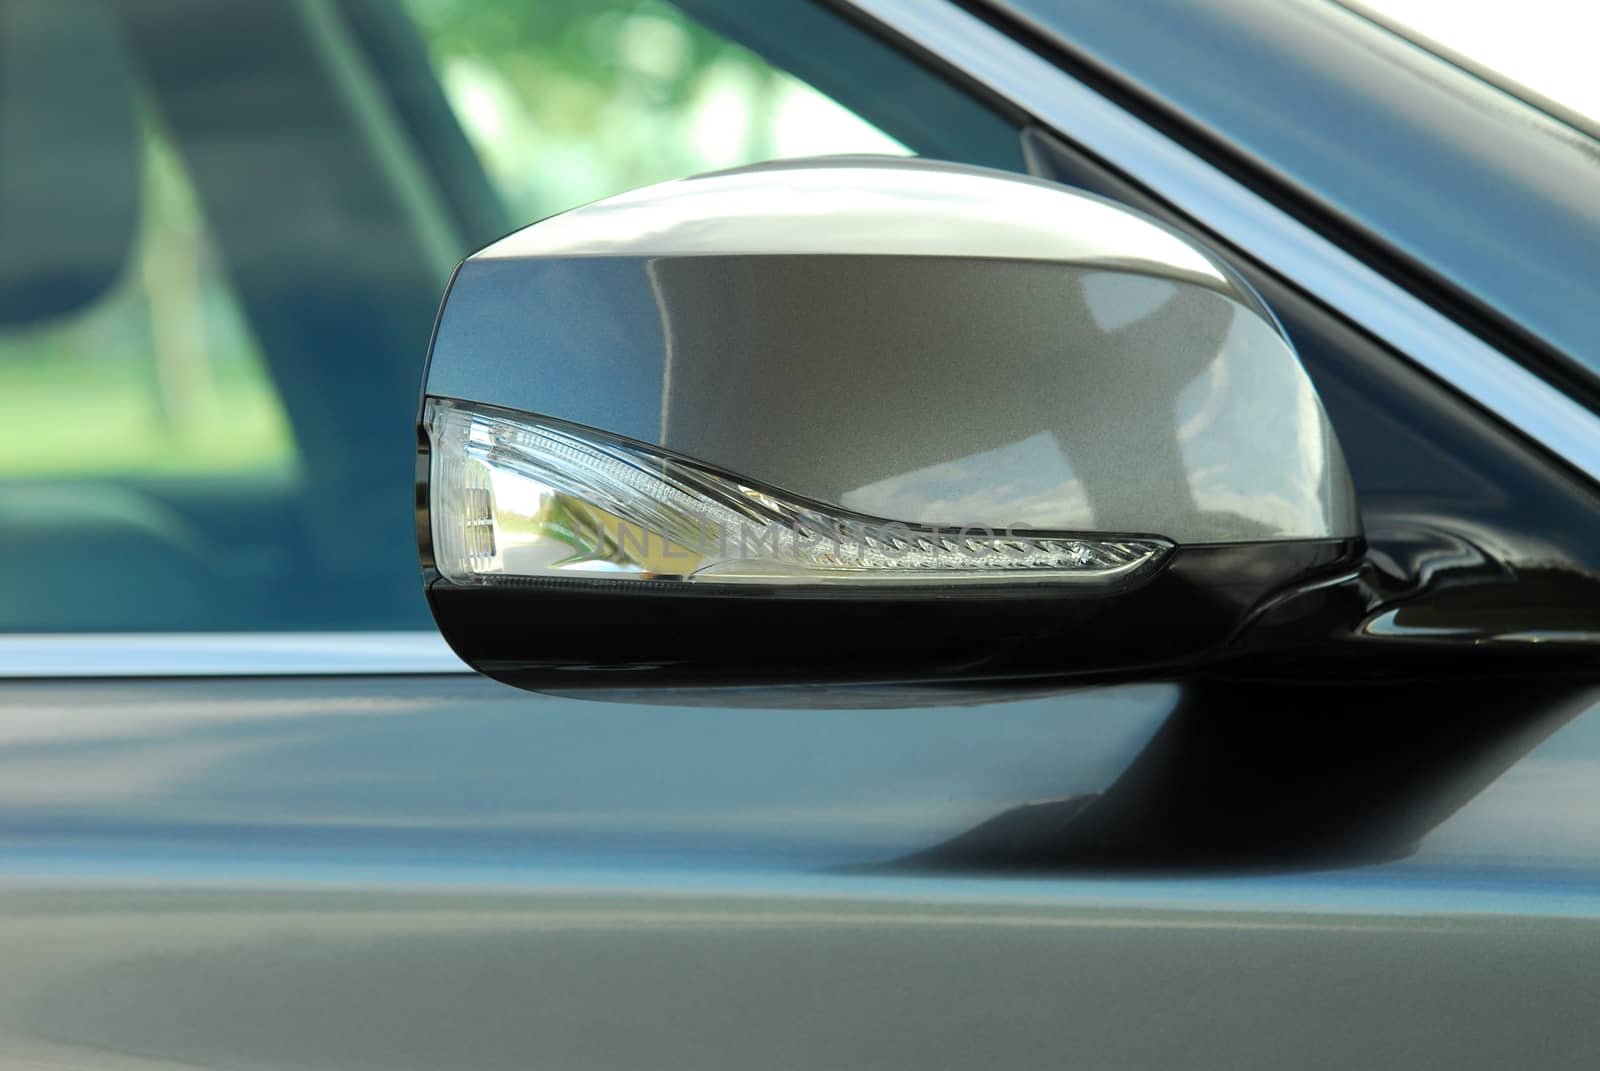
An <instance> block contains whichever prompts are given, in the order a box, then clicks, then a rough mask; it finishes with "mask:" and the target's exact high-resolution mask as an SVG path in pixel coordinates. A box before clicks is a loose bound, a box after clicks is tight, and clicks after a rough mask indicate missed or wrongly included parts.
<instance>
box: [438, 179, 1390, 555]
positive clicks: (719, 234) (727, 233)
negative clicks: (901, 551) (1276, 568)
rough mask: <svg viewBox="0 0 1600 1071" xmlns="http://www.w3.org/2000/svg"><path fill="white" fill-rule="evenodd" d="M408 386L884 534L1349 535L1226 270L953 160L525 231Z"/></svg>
mask: <svg viewBox="0 0 1600 1071" xmlns="http://www.w3.org/2000/svg"><path fill="white" fill-rule="evenodd" d="M425 391H426V393H427V394H429V395H432V396H436V397H446V398H458V399H462V400H466V401H473V402H483V403H488V404H492V405H498V406H503V407H506V408H510V409H518V410H523V411H525V412H530V413H537V414H544V415H549V416H553V417H557V418H559V419H562V420H565V421H570V422H573V423H577V424H584V425H589V426H592V427H596V428H599V429H601V430H604V431H609V432H613V433H616V434H620V435H625V436H628V437H630V438H634V439H638V440H640V441H642V442H645V443H648V444H651V445H659V446H664V447H666V448H668V449H670V450H673V451H675V452H677V453H680V454H683V455H686V456H688V457H692V458H696V459H699V460H702V461H705V462H709V463H711V464H712V465H715V466H718V467H721V468H723V469H726V470H728V471H730V472H732V473H736V474H739V475H741V476H744V477H746V478H748V479H751V480H755V481H758V482H763V483H766V484H769V485H772V486H775V487H778V488H781V489H784V490H787V491H790V492H793V493H795V494H798V495H801V496H804V497H807V498H810V499H813V500H816V501H819V502H824V503H830V504H837V505H841V506H844V507H846V508H849V509H851V510H853V511H856V512H858V513H863V514H868V515H871V516H877V517H883V518H888V519H892V520H896V521H902V522H907V523H917V524H938V525H951V526H961V525H983V526H988V527H991V528H996V529H1000V528H1033V529H1042V530H1057V531H1085V532H1089V531H1102V532H1124V533H1148V534H1153V535H1159V536H1164V537H1166V538H1168V539H1172V540H1174V541H1176V542H1178V543H1191V544H1193V543H1224V542H1241V541H1252V540H1287V539H1328V538H1344V537H1350V536H1355V535H1359V533H1360V521H1359V518H1358V515H1357V511H1356V504H1355V494H1354V490H1353V489H1352V486H1351V484H1350V479H1349V474H1348V472H1347V471H1346V469H1345V465H1344V460H1343V457H1342V455H1341V454H1340V451H1339V448H1338V444H1337V442H1336V441H1335V439H1334V436H1333V432H1332V430H1331V428H1330V427H1329V425H1328V422H1327V418H1326V416H1325V414H1324V413H1323V411H1322V406H1321V403H1320V402H1319V401H1318V400H1317V398H1316V395H1315V392H1314V391H1313V389H1312V387H1311V384H1310V381H1309V380H1308V379H1307V378H1306V375H1305V372H1304V370H1303V369H1302V368H1301V367H1300V364H1299V362H1298V360H1297V359H1296V357H1295V355H1294V351H1293V349H1292V347H1291V346H1290V345H1289V343H1288V342H1287V340H1286V339H1285V338H1284V337H1283V335H1282V333H1281V330H1280V329H1279V327H1278V325H1277V324H1276V322H1275V321H1274V320H1273V319H1272V317H1271V314H1270V313H1269V312H1267V311H1266V309H1265V307H1264V306H1263V305H1262V304H1261V302H1260V299H1259V298H1257V297H1256V295H1255V294H1254V292H1253V291H1251V290H1250V288H1249V287H1248V285H1247V284H1245V283H1244V282H1243V281H1242V280H1240V279H1239V278H1238V277H1237V276H1236V275H1234V274H1233V272H1232V271H1231V270H1229V269H1228V268H1227V267H1226V265H1224V264H1223V263H1222V262H1221V261H1220V260H1218V259H1216V258H1215V257H1213V256H1212V255H1211V254H1209V253H1207V252H1205V251H1204V250H1202V249H1200V248H1199V247H1198V246H1196V245H1194V244H1193V243H1191V242H1190V241H1189V240H1187V239H1186V238H1183V237H1182V236H1180V235H1178V234H1177V233H1176V232H1174V231H1171V230H1169V229H1168V228H1166V227H1164V226H1162V225H1161V224H1158V223H1156V222H1154V221H1152V220H1149V219H1147V218H1146V217H1144V216H1142V215H1139V214H1137V213H1134V212H1131V211H1129V210H1127V209H1125V208H1122V207H1120V206H1117V205H1114V204H1112V203H1111V202H1109V201H1105V200H1102V199H1100V198H1096V197H1092V196H1089V195H1086V194H1081V193H1077V192H1074V191H1070V190H1067V189H1065V188H1063V187H1059V186H1055V185H1052V184H1049V183H1044V182H1040V181H1037V180H1029V179H1021V178H1017V177H1016V176H1012V175H1009V174H1005V173H1001V172H994V171H987V170H984V169H980V168H972V167H966V166H958V165H950V164H937V163H932V162H928V161H911V160H899V159H894V158H873V157H840V158H820V159H817V160H812V161H805V162H795V163H790V164H786V165H781V166H759V167H754V168H746V169H741V170H738V171H732V172H722V173H717V174H712V175H708V176H701V177H697V178H692V179H685V180H680V181H678V182H672V183H665V184H663V185H660V186H655V187H650V188H648V189H645V190H638V191H634V192H633V193H630V194H625V195H622V196H621V197H617V198H612V199H609V200H606V201H601V202H598V203H596V204H594V205H590V206H587V207H585V208H580V209H575V210H574V211H572V212H569V213H566V214H565V215H562V216H557V217H554V218H553V219H551V220H547V221H545V222H543V223H539V224H535V225H534V226H532V227H530V228H528V229H526V230H525V231H522V232H519V233H518V234H515V235H512V236H511V237H509V238H506V239H503V240H501V241H500V242H498V243H496V244H495V245H493V246H490V247H489V248H488V249H486V250H484V251H482V252H481V253H479V254H476V255H474V256H473V257H470V258H468V260H467V261H466V262H465V263H464V264H463V265H462V267H461V269H460V270H459V271H458V273H457V275H456V278H455V281H454V282H453V284H452V286H451V289H450V293H449V295H448V297H447V299H446V301H445V305H444V308H443V310H442V312H441V315H440V320H439V327H438V331H437V334H436V337H435V341H434V346H433V351H432V357H431V360H430V364H429V371H428V377H427V384H426V388H425Z"/></svg>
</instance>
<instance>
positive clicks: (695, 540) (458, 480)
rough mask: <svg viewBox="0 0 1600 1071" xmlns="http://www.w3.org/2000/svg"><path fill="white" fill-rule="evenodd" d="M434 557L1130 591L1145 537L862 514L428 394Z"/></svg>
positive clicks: (549, 572)
mask: <svg viewBox="0 0 1600 1071" xmlns="http://www.w3.org/2000/svg"><path fill="white" fill-rule="evenodd" d="M425 420H426V423H427V427H428V434H429V439H430V443H431V445H432V462H431V468H430V475H429V484H430V498H431V519H432V531H433V539H434V559H435V564H436V566H437V568H438V569H439V572H440V573H441V574H442V575H443V576H444V577H445V578H446V579H448V580H450V581H451V582H453V583H457V584H494V583H496V582H500V581H504V580H506V579H509V578H527V577H578V578H581V577H589V578H604V579H620V580H640V581H649V580H657V581H659V580H672V581H694V582H712V583H731V584H775V585H785V584H869V583H922V584H930V583H931V584H946V583H972V582H988V583H995V582H1001V583H1006V582H1009V583H1016V582H1019V581H1028V582H1051V583H1054V582H1063V581H1070V582H1079V583H1082V582H1096V583H1107V582H1111V581H1114V580H1122V579H1126V578H1128V577H1130V576H1132V575H1133V574H1135V573H1139V572H1142V571H1144V570H1146V569H1149V568H1153V567H1154V566H1155V565H1157V564H1158V563H1159V562H1160V561H1161V560H1162V559H1163V558H1165V557H1166V555H1167V553H1168V552H1169V551H1170V550H1171V549H1172V544H1171V543H1169V542H1167V541H1166V540H1163V539H1159V538H1155V537H1150V536H1122V535H1094V536H1084V535H1075V534H1069V533H1059V532H1037V531H1015V530H1005V531H998V532H997V531H994V530H992V529H989V528H984V527H978V526H968V527H965V528H955V527H949V526H946V527H936V526H931V525H925V524H906V523H902V522H898V521H892V520H885V519H882V518H876V517H867V516H862V515H859V514H854V513H849V512H847V511H842V510H838V509H835V508H833V507H830V506H826V505H823V504H821V503H816V502H809V501H806V500H803V499H800V498H798V497H796V496H793V495H789V494H786V493H785V492H782V491H778V490H776V489H773V488H767V487H761V486H757V485H755V484H753V483H751V482H748V481H745V480H742V479H740V478H738V477H736V476H732V475H730V474H728V473H724V472H719V471H717V470H715V469H712V468H710V467H709V466H706V465H703V464H700V463H698V462H695V461H692V460H690V459H688V458H683V457H679V456H676V455H673V454H670V453H668V452H666V451H662V450H658V449H655V448H651V447H646V446H643V445H641V444H638V443H633V442H629V441H626V440H622V439H618V438H615V437H613V436H609V435H606V434H605V433H603V432H597V431H594V430H592V429H586V428H578V427H576V426H573V425H568V424H564V423H561V422H558V421H551V420H546V419H543V418H539V417H533V416H527V415H522V414H513V413H510V412H507V411H505V410H500V409H491V408H488V407H479V406H473V405H469V404H467V403H463V402H456V401H447V400H441V399H429V401H428V408H427V414H426V417H425Z"/></svg>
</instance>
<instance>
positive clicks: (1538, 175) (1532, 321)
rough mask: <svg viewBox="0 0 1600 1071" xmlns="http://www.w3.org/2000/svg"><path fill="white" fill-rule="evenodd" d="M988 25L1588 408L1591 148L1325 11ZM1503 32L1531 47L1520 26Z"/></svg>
mask: <svg viewBox="0 0 1600 1071" xmlns="http://www.w3.org/2000/svg"><path fill="white" fill-rule="evenodd" d="M996 6H997V7H1001V8H1004V9H1005V10H1006V11H1007V12H1009V13H1010V14H1012V15H1014V16H1015V17H1016V18H1018V19H1020V20H1022V21H1024V22H1025V23H1027V24H1028V25H1029V26H1031V27H1032V28H1033V29H1035V30H1036V31H1038V32H1039V33H1041V34H1043V35H1045V36H1046V37H1047V38H1049V39H1052V40H1054V41H1055V42H1057V43H1058V44H1059V45H1060V46H1061V47H1064V48H1065V49H1067V50H1069V51H1070V52H1071V53H1072V54H1073V55H1075V56H1077V57H1079V58H1080V60H1082V61H1087V62H1088V63H1089V64H1091V65H1092V66H1093V67H1094V68H1096V69H1097V70H1099V71H1100V72H1102V74H1103V75H1105V76H1109V77H1111V78H1112V79H1114V80H1116V81H1117V82H1119V83H1121V84H1123V85H1125V86H1134V87H1137V89H1138V95H1139V96H1140V97H1141V99H1145V100H1150V101H1157V102H1159V104H1160V106H1161V109H1162V111H1163V114H1165V115H1166V116H1169V117H1172V118H1171V120H1170V121H1174V122H1177V123H1180V124H1182V125H1183V126H1184V127H1186V128H1188V129H1190V130H1191V131H1198V132H1200V133H1201V134H1202V135H1203V136H1204V137H1205V138H1206V139H1208V140H1210V141H1215V142H1217V143H1219V144H1220V146H1222V147H1225V148H1226V149H1227V150H1228V152H1229V153H1230V156H1232V157H1233V158H1235V159H1239V160H1245V161H1248V162H1249V164H1250V166H1251V167H1253V168H1256V169H1258V170H1260V171H1262V172H1265V176H1264V177H1263V179H1262V180H1261V181H1263V182H1264V183H1266V182H1271V183H1277V184H1281V185H1283V186H1287V187H1288V188H1289V189H1291V190H1293V191H1294V192H1295V193H1296V195H1297V200H1298V202H1299V203H1308V204H1309V205H1311V206H1314V207H1315V212H1316V215H1317V218H1318V219H1319V221H1323V222H1326V224H1327V226H1328V227H1329V230H1330V233H1332V234H1334V236H1335V237H1337V238H1339V239H1340V240H1343V241H1346V242H1347V243H1351V244H1353V245H1354V247H1355V248H1356V249H1357V250H1358V251H1360V252H1363V253H1367V254H1372V255H1374V257H1375V259H1376V258H1377V257H1380V256H1381V257H1382V258H1383V261H1384V264H1385V267H1386V269H1387V270H1390V271H1392V272H1394V273H1395V274H1396V276H1397V277H1399V278H1401V279H1403V280H1404V281H1405V282H1407V283H1408V284H1412V285H1420V286H1425V287H1426V288H1427V290H1428V291H1429V293H1430V296H1431V297H1432V299H1433V300H1435V301H1436V302H1437V303H1438V304H1440V305H1442V306H1444V307H1446V308H1447V309H1449V310H1450V311H1451V313H1452V314H1453V315H1457V316H1463V317H1470V318H1471V320H1472V322H1473V323H1474V325H1475V326H1476V327H1477V329H1478V330H1480V331H1481V332H1482V333H1484V334H1486V335H1488V336H1489V337H1491V338H1492V339H1494V340H1495V341H1496V342H1497V343H1498V344H1501V345H1504V346H1505V347H1506V348H1507V349H1508V350H1509V351H1510V352H1512V353H1513V354H1515V355H1516V356H1518V357H1523V358H1525V359H1526V360H1527V361H1528V363H1529V364H1532V365H1535V366H1536V367H1539V368H1540V370H1541V371H1544V372H1546V373H1547V374H1549V375H1550V376H1551V377H1552V378H1553V379H1555V380H1557V382H1558V383H1559V384H1561V385H1564V386H1567V385H1570V386H1574V387H1577V388H1581V392H1582V393H1585V394H1588V395H1589V397H1590V398H1591V400H1592V399H1593V397H1594V390H1595V385H1596V384H1597V383H1600V317H1596V316H1594V315H1593V313H1592V311H1591V310H1592V307H1593V299H1592V291H1593V286H1594V284H1593V275H1594V263H1595V253H1594V251H1595V249H1596V248H1600V199H1597V198H1595V197H1594V196H1593V193H1592V191H1593V190H1594V188H1595V184H1596V182H1597V181H1600V143H1597V142H1596V141H1595V140H1594V139H1593V138H1592V137H1590V136H1589V135H1588V134H1586V133H1584V132H1583V131H1581V130H1579V129H1576V128H1574V127H1572V126H1570V125H1568V124H1566V123H1563V122H1561V121H1560V120H1558V119H1556V118H1554V117H1552V116H1550V115H1548V114H1546V113H1544V112H1542V111H1540V110H1538V109H1537V108H1535V107H1533V106H1531V105H1529V104H1528V103H1527V102H1526V101H1524V100H1521V99H1518V98H1517V97H1516V96H1515V95H1513V94H1510V93H1507V92H1505V91H1503V90H1501V89H1500V88H1498V87H1496V86H1494V85H1491V84H1489V83H1487V82H1485V81H1484V80H1482V79H1480V78H1477V77H1474V76H1473V75H1471V74H1469V73H1467V72H1465V71H1463V70H1461V69H1460V68H1458V67H1457V66H1455V65H1454V64H1451V63H1448V62H1446V61H1445V60H1443V59H1441V58H1440V57H1439V56H1437V55H1433V54H1430V53H1429V52H1428V51H1426V50H1425V49H1423V48H1421V47H1419V46H1418V45H1416V44H1414V43H1413V42H1411V41H1409V40H1406V39H1404V38H1403V37H1401V36H1398V35H1396V34H1394V33H1392V32H1389V31H1388V30H1385V29H1383V28H1381V27H1380V26H1377V25H1375V24H1374V23H1373V22H1371V21H1369V20H1368V19H1366V18H1363V17H1362V16H1360V15H1358V14H1356V13H1354V12H1353V11H1351V10H1350V9H1348V8H1346V7H1344V6H1341V5H1338V4H1333V3H1328V2H1325V0H1288V2H1285V0H1148V2H1146V3H1140V4H1081V3H1069V2H1067V0H1002V2H1001V3H999V4H997V5H996ZM1374 6H1377V7H1382V4H1381V3H1380V4H1376V5H1374ZM1501 6H1502V7H1505V6H1506V5H1501ZM1569 6H1572V5H1569ZM1449 7H1450V11H1451V16H1450V17H1451V19H1452V20H1453V21H1454V22H1455V23H1457V24H1460V23H1464V22H1465V21H1467V18H1468V16H1467V14H1466V13H1465V9H1464V8H1463V5H1459V4H1454V5H1449ZM1508 10H1510V9H1508ZM1514 17H1515V18H1517V19H1519V20H1521V21H1522V24H1523V28H1522V31H1521V32H1523V33H1532V32H1537V31H1536V29H1535V27H1536V25H1537V22H1536V20H1534V19H1530V18H1529V17H1528V12H1526V11H1521V10H1520V9H1517V14H1516V15H1515V16H1514ZM1591 71H1592V64H1591V65H1590V66H1589V67H1588V68H1585V74H1586V75H1590V76H1591V77H1592V74H1591ZM1419 269H1420V270H1419Z"/></svg>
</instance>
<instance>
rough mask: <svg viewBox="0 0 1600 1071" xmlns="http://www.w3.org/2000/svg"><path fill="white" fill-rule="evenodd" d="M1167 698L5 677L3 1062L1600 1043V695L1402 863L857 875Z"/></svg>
mask: <svg viewBox="0 0 1600 1071" xmlns="http://www.w3.org/2000/svg"><path fill="white" fill-rule="evenodd" d="M1177 694H1178V690H1177V689H1176V688H1175V687H1173V686H1169V685H1141V686H1131V687H1127V688H1122V689H1114V690H1099V691H1096V692H1085V693H1079V694H1076V695H1067V696H1058V697H1054V698H1042V699H1031V700H1024V701H1018V702H1012V703H988V704H977V705H968V706H951V707H945V708H933V709H927V708H924V709H910V710H905V709H901V710H892V709H891V710H862V709H840V710H816V709H806V710H773V709H768V710H731V709H709V708H681V709H676V710H670V711H669V710H662V709H658V708H654V707H650V706H638V705H627V704H603V703H590V702H584V701H579V700H570V699H557V698H551V697H544V696H537V695H529V694H526V693H521V692H518V691H515V690H513V689H510V688H506V687H503V686H500V685H496V684H493V683H491V682H489V681H486V680H482V679H478V678H470V677H405V678H394V677H322V678H316V677H308V678H300V679H258V680H221V679H212V680H204V679H195V680H152V681H82V682H73V683H58V682H50V683H46V682H20V681H18V682H11V683H8V684H7V685H6V686H5V689H4V691H3V692H0V734H3V737H4V739H5V747H4V749H3V751H0V843H3V844H4V846H5V847H4V852H3V854H0V959H3V961H4V962H5V963H6V965H7V969H6V970H5V971H4V972H0V1051H4V1053H5V1054H6V1056H7V1057H8V1059H9V1060H11V1061H12V1062H17V1063H24V1065H26V1064H25V1061H27V1060H33V1061H34V1064H33V1065H30V1066H73V1067H80V1068H107V1069H110V1068H142V1067H156V1066H174V1065H177V1066H186V1067H209V1068H259V1067H296V1068H308V1069H309V1068H355V1067H375V1066H384V1067H390V1068H412V1067H416V1068H423V1067H440V1066H452V1067H462V1068H500V1067H512V1066H516V1067H527V1066H571V1067H646V1066H649V1067H669V1068H670V1067H684V1068H688V1067H704V1066H708V1065H709V1066H763V1067H778V1068H781V1067H816V1066H829V1067H841V1068H843V1067H906V1068H930V1067H966V1066H986V1067H1037V1066H1040V1065H1041V1064H1042V1063H1050V1062H1076V1061H1080V1060H1081V1061H1082V1062H1085V1063H1088V1064H1090V1065H1095V1066H1127V1065H1136V1066H1146V1067H1185V1068H1197V1067H1238V1066H1250V1065H1262V1064H1273V1065H1290V1066H1296V1067H1308V1068H1313V1067H1348V1066H1353V1065H1355V1066H1368V1065H1374V1064H1401V1063H1406V1064H1413V1065H1414V1064H1416V1063H1428V1064H1438V1065H1440V1066H1459V1067H1474V1066H1482V1067H1489V1066H1504V1065H1506V1064H1508V1063H1510V1064H1517V1063H1526V1062H1529V1061H1530V1060H1533V1059H1534V1058H1535V1057H1536V1058H1537V1062H1538V1063H1539V1064H1540V1066H1549V1067H1559V1066H1573V1067H1579V1066H1592V1058H1593V1056H1594V1054H1595V1052H1596V1051H1600V1021H1597V1020H1595V1018H1594V1017H1593V1015H1592V1003H1593V994H1594V992H1595V991H1596V990H1597V988H1600V882H1597V880H1596V879H1597V877H1600V851H1597V848H1596V846H1597V845H1600V791H1597V790H1596V789H1595V785H1596V784H1600V777H1597V774H1600V708H1595V709H1591V710H1590V711H1589V712H1587V713H1586V714H1584V715H1582V716H1580V717H1579V718H1577V719H1576V720H1574V721H1572V722H1571V723H1570V724H1568V725H1567V726H1566V727H1565V728H1563V729H1561V730H1559V731H1557V732H1556V733H1555V734H1554V735H1553V736H1552V737H1551V738H1550V739H1549V740H1548V741H1547V742H1546V743H1544V744H1543V745H1541V746H1540V747H1539V748H1538V749H1537V750H1535V751H1534V752H1533V753H1532V754H1531V755H1530V756H1529V757H1528V758H1526V759H1525V760H1523V762H1522V763H1520V764H1519V765H1518V766H1516V767H1514V768H1513V770H1512V771H1511V772H1510V773H1509V774H1507V775H1506V776H1505V777H1504V778H1503V779H1502V780H1501V781H1499V782H1497V783H1496V784H1495V785H1494V786H1492V787H1491V788H1490V789H1489V790H1487V791H1486V792H1485V793H1484V794H1483V795H1482V796H1480V797H1479V798H1478V799H1477V800H1475V801H1474V802H1472V803H1470V804H1468V805H1467V807H1466V808H1464V809H1463V810H1462V811H1461V812H1460V813H1459V814H1458V815H1457V816H1456V817H1455V818H1453V819H1451V820H1450V821H1449V822H1447V823H1446V824H1445V825H1444V826H1443V827H1442V828H1441V829H1440V830H1439V831H1438V832H1437V833H1436V834H1435V835H1434V836H1433V837H1432V838H1430V839H1429V841H1428V842H1426V843H1425V845H1424V847H1423V849H1422V851H1421V852H1420V853H1419V854H1418V855H1416V856H1414V857H1413V858H1411V859H1409V860H1405V861H1401V862H1397V863H1391V864H1387V865H1382V866H1366V867H1358V868H1349V869H1335V870H1325V871H1315V872H1305V873H1280V874H1233V875H1223V876H1215V877H1188V878H1183V877H1160V876H1157V877H1154V878H1141V879H1129V878H1114V877H1076V878H1075V877H1064V876H1051V875H1045V876H1032V877H1026V878H1022V877H1013V878H1003V877H997V876H994V875H985V874H982V873H976V874H964V875H951V874H933V873H915V872H913V873H907V872H882V871H876V870H871V869H865V870H863V869H859V867H860V865H861V864H869V863H873V862H875V861H880V860H884V859H888V858H892V857H896V856H899V855H902V854H904V853H906V852H909V851H914V850H916V849H919V848H922V847H926V846H927V845H929V844H932V843H935V842H938V841H940V840H942V839H944V838H947V837H949V836H951V835H953V834H955V833H958V832H960V831H961V830H963V829H965V828H968V827H970V826H971V825H973V824H975V823H977V822H981V821H982V820H983V819H985V818H986V817H989V816H991V815H993V814H995V813H998V812H1001V811H1004V810H1006V809H1008V808H1010V807H1012V806H1015V805H1016V804H1018V803H1021V802H1024V801H1026V800H1036V799H1040V798H1047V797H1055V796H1060V795H1067V794H1072V793H1077V792H1083V791H1092V790H1093V789H1095V788H1097V787H1099V786H1101V785H1103V784H1104V783H1105V782H1106V781H1108V780H1109V779H1111V778H1113V777H1115V776H1116V774H1117V773H1118V772H1119V771H1120V769H1121V768H1122V767H1123V766H1124V765H1125V764H1126V763H1127V762H1128V761H1129V759H1130V758H1131V757H1132V755H1133V754H1134V753H1136V752H1137V751H1138V749H1139V748H1140V747H1142V746H1143V744H1144V743H1145V742H1146V741H1147V740H1148V738H1149V737H1150V735H1151V734H1152V733H1153V732H1154V730H1155V728H1156V726H1157V725H1158V724H1159V723H1160V721H1161V719H1162V718H1163V717H1164V716H1165V715H1166V714H1167V712H1168V711H1169V710H1170V709H1171V707H1172V705H1173V703H1174V702H1175V700H1176V698H1177ZM852 864H854V865H855V866H852Z"/></svg>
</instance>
